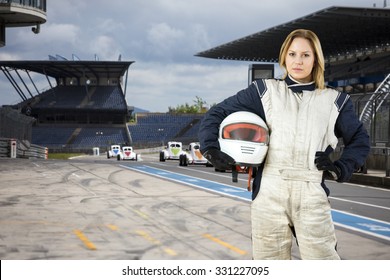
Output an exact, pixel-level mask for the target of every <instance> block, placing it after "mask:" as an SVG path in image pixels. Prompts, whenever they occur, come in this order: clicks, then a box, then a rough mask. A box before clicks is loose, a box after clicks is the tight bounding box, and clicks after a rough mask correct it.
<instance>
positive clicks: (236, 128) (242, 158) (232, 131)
mask: <svg viewBox="0 0 390 280" xmlns="http://www.w3.org/2000/svg"><path fill="white" fill-rule="evenodd" d="M218 141H219V145H220V147H221V151H222V152H224V153H226V154H228V155H229V156H231V157H232V158H233V159H234V160H235V161H236V164H237V165H246V166H257V165H260V164H261V163H262V162H263V161H264V158H265V156H266V154H267V151H268V143H269V131H268V127H267V125H266V124H265V122H264V121H263V120H262V119H261V118H260V117H259V116H258V115H256V114H254V113H250V112H245V111H240V112H235V113H233V114H230V115H229V116H227V117H226V118H225V119H224V120H223V121H222V123H221V125H220V127H219V139H218Z"/></svg>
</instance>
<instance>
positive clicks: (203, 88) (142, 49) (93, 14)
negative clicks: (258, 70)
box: [0, 0, 384, 112]
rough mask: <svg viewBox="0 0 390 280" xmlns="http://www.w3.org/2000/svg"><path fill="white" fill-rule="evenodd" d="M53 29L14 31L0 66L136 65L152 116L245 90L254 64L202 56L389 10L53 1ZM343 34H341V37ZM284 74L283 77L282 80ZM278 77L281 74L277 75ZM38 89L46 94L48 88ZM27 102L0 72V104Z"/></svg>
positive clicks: (267, 0) (139, 90)
mask: <svg viewBox="0 0 390 280" xmlns="http://www.w3.org/2000/svg"><path fill="white" fill-rule="evenodd" d="M47 2H48V4H47V6H48V7H47V22H46V23H45V24H43V25H42V26H41V31H40V33H39V34H34V33H33V32H31V27H26V28H8V29H7V31H6V46H5V47H3V48H0V60H47V59H48V55H54V56H55V55H56V54H59V55H61V56H64V57H66V58H68V59H72V54H75V55H77V57H79V58H80V59H81V60H94V59H95V55H97V56H98V57H99V60H101V61H103V60H117V59H118V56H119V55H121V56H122V60H128V61H135V63H134V64H132V65H131V66H130V68H129V75H128V84H127V94H126V99H127V102H128V105H130V106H135V107H139V108H142V109H146V110H149V111H151V112H167V111H168V107H169V106H171V107H176V106H177V105H180V104H184V103H188V104H190V105H192V104H194V102H193V101H194V100H195V99H196V96H198V97H200V98H202V99H203V100H204V101H206V102H207V104H214V103H216V102H219V101H221V100H223V99H224V98H226V97H228V96H230V95H232V94H234V93H236V92H237V91H238V90H240V89H242V88H244V87H246V86H247V83H248V78H247V76H248V66H249V64H250V62H238V61H224V60H215V59H207V58H201V57H196V56H194V55H195V54H196V53H198V52H200V51H204V50H207V49H210V48H212V47H216V46H218V45H221V44H224V43H227V42H230V41H233V40H235V39H239V38H242V37H245V36H247V35H250V34H253V33H256V32H259V31H262V30H264V29H267V28H270V27H273V26H276V25H279V24H283V23H286V22H289V21H291V20H294V19H296V18H299V17H303V16H306V15H308V14H311V13H314V12H316V11H318V10H321V9H324V8H328V7H330V6H348V7H373V5H374V4H376V6H377V7H383V3H384V2H383V0H315V1H312V0H293V1H292V0H110V1H107V0H94V1H80V0H66V1H63V0H47ZM335 32H337V30H335ZM277 74H278V73H277ZM279 75H280V73H279ZM40 87H41V88H40V89H43V88H45V87H48V84H47V82H46V83H45V84H44V83H42V84H40ZM19 101H21V99H20V97H19V95H18V94H17V93H16V91H15V90H14V89H13V88H12V86H11V85H10V83H9V82H8V80H7V79H6V77H5V76H4V74H3V73H0V105H3V104H15V103H18V102H19Z"/></svg>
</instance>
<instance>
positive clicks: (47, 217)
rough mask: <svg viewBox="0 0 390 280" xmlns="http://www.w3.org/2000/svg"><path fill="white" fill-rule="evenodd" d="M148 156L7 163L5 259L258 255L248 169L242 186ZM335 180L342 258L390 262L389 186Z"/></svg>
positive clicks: (0, 251) (0, 210) (2, 205)
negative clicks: (252, 235)
mask: <svg viewBox="0 0 390 280" xmlns="http://www.w3.org/2000/svg"><path fill="white" fill-rule="evenodd" d="M141 159H142V160H140V161H138V162H133V161H126V162H123V161H120V162H118V161H117V160H115V159H107V158H105V157H103V156H101V157H93V156H89V157H81V158H76V159H72V160H68V161H57V160H33V159H31V160H25V159H0V178H1V180H0V258H1V259H3V260H4V259H26V260H28V259H91V260H95V259H102V260H108V259H112V260H121V259H127V260H129V259H143V260H153V259H158V260H161V259H167V260H172V259H182V260H186V259H201V260H203V259H204V260H207V259H214V260H221V259H231V260H239V259H243V260H246V259H251V258H252V255H251V239H250V201H249V199H247V198H245V196H248V195H249V193H248V192H246V190H245V188H246V180H247V178H246V175H245V174H240V175H239V182H238V183H237V184H235V183H232V182H231V177H230V176H231V175H230V174H229V173H217V172H215V171H214V169H213V168H207V167H205V166H188V167H179V163H178V161H166V162H164V163H161V162H159V161H158V155H142V157H141ZM146 167H147V168H148V169H145V168H146ZM153 169H154V170H156V169H157V170H159V171H158V174H149V173H148V172H146V171H145V170H153ZM166 174H175V176H176V177H175V178H173V179H172V178H170V179H169V178H166V177H164V176H165V175H166ZM183 176H184V177H183ZM188 176H190V177H188ZM183 178H184V179H183ZM205 181H206V182H209V183H212V184H216V185H221V184H223V186H225V187H222V191H221V190H217V191H218V192H215V189H207V188H206V187H205V185H204V182H205ZM199 182H200V183H199ZM199 184H203V185H202V186H200V187H199ZM328 185H329V187H330V189H331V197H330V201H331V203H332V206H333V209H334V211H333V212H334V215H338V216H334V218H335V221H336V228H337V237H338V240H339V245H338V249H339V252H340V255H341V257H342V258H343V259H363V260H370V259H372V260H375V259H386V260H389V259H390V240H389V233H390V191H388V190H385V189H379V188H372V187H367V186H360V185H353V184H337V183H333V182H329V183H328ZM229 190H230V191H229ZM232 190H233V191H232ZM234 190H235V191H234ZM224 191H225V193H224ZM238 194H243V197H240V196H239V195H238ZM236 195H237V197H236ZM248 197H249V196H248ZM351 214H353V216H351ZM351 217H355V220H353V219H352V218H351ZM362 219H363V220H362ZM362 221H363V222H362ZM293 258H295V259H299V252H298V250H297V248H296V247H294V248H293Z"/></svg>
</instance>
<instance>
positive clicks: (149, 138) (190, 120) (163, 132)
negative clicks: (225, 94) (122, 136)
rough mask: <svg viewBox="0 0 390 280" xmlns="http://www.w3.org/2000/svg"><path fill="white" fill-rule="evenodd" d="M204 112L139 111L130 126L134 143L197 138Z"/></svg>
mask: <svg viewBox="0 0 390 280" xmlns="http://www.w3.org/2000/svg"><path fill="white" fill-rule="evenodd" d="M202 117H203V115H202V114H162V113H139V114H137V116H136V119H137V122H136V124H130V125H129V126H128V128H129V131H130V133H131V137H132V140H133V143H134V144H139V143H145V142H164V143H165V142H167V141H170V140H174V139H175V140H178V139H180V138H186V139H187V138H188V139H190V138H191V139H192V138H197V134H198V129H199V121H200V120H201V118H202Z"/></svg>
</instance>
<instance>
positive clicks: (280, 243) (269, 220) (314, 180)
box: [199, 29, 370, 259]
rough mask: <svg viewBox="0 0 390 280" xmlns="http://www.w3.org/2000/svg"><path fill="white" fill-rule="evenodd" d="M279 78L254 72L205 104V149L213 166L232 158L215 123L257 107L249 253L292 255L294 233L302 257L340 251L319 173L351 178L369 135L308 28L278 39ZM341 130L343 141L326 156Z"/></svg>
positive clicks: (221, 165) (327, 256)
mask: <svg viewBox="0 0 390 280" xmlns="http://www.w3.org/2000/svg"><path fill="white" fill-rule="evenodd" d="M279 64H280V66H281V67H282V68H284V69H285V70H286V75H285V77H284V78H283V79H282V80H276V79H260V80H256V81H254V82H253V83H252V84H251V85H250V86H249V87H248V88H247V89H244V90H242V91H240V92H238V93H237V94H236V95H234V96H231V97H229V98H227V99H225V100H224V101H223V102H221V103H219V104H217V105H215V106H214V107H212V108H211V109H210V110H209V111H208V112H207V114H206V115H205V117H204V119H203V121H202V123H201V127H200V130H199V138H200V146H201V148H202V152H203V154H204V155H205V157H206V158H207V159H208V160H209V161H210V162H211V163H213V164H214V166H216V168H218V169H227V168H228V167H229V166H231V165H232V164H233V163H234V159H233V158H231V157H230V156H229V155H227V154H226V153H223V152H221V151H220V147H219V143H218V129H219V124H220V123H221V122H222V120H223V119H224V118H225V117H226V116H228V115H229V114H231V113H233V112H237V111H249V112H252V113H255V114H257V115H259V116H260V117H261V118H262V119H263V120H264V121H265V122H266V124H267V126H268V128H269V131H270V142H269V148H268V154H267V157H266V159H265V162H264V163H263V165H262V166H260V168H259V171H258V172H257V175H256V177H255V179H254V181H253V187H252V189H253V193H252V199H253V201H252V205H251V220H252V245H253V258H254V259H291V246H292V236H293V234H294V235H295V236H296V238H297V242H298V244H299V250H300V255H301V258H302V259H340V257H339V255H338V253H337V251H336V236H335V230H334V225H333V221H332V217H331V207H330V204H329V201H328V197H327V196H328V195H329V190H328V189H327V188H326V186H325V184H324V179H325V177H326V176H332V177H333V178H334V179H335V180H337V181H338V182H345V181H348V180H349V179H350V177H351V176H352V173H353V172H354V171H356V170H358V169H359V168H360V167H361V166H362V165H363V164H364V162H365V159H366V157H367V155H368V153H369V148H370V146H369V137H368V134H367V132H366V130H365V129H364V127H363V125H362V123H361V122H360V121H359V120H358V118H357V116H356V114H355V112H354V109H353V104H352V102H351V100H350V99H349V96H348V95H347V94H345V93H340V92H338V91H336V90H334V89H331V88H327V87H326V86H325V84H324V56H323V53H322V49H321V44H320V41H319V39H318V37H317V36H316V34H315V33H313V32H312V31H310V30H303V29H298V30H295V31H293V32H291V33H290V34H289V35H288V36H287V38H286V39H285V41H284V43H283V45H282V46H281V50H280V54H279ZM338 138H342V140H343V142H344V145H345V148H344V150H343V153H342V155H341V157H340V158H339V159H338V160H336V161H335V162H332V161H331V160H330V158H329V155H330V153H331V152H332V151H333V149H334V148H335V147H336V146H337V143H338Z"/></svg>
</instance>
